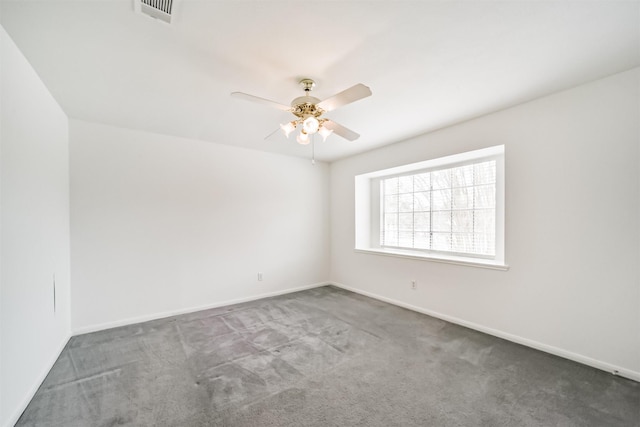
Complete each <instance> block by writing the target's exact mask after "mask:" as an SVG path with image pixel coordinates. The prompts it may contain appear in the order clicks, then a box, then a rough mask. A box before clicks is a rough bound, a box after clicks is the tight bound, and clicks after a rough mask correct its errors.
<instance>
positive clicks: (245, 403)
mask: <svg viewBox="0 0 640 427" xmlns="http://www.w3.org/2000/svg"><path fill="white" fill-rule="evenodd" d="M17 425H19V426H65V427H70V426H82V427H87V426H116V425H130V426H185V427H189V426H229V427H231V426H247V427H248V426H252V427H268V426H291V427H294V426H295V427H300V426H318V427H321V426H322V427H327V426H367V427H374V426H381V427H391V426H488V427H489V426H491V427H497V426H509V427H511V426H545V427H550V426H563V427H565V426H579V427H586V426H597V427H604V426H606V427H611V426H634V427H637V426H639V425H640V384H638V383H636V382H634V381H630V380H626V379H624V378H620V377H616V376H613V375H611V374H608V373H606V372H602V371H599V370H596V369H593V368H590V367H587V366H583V365H580V364H577V363H574V362H571V361H568V360H564V359H561V358H558V357H555V356H551V355H549V354H546V353H542V352H539V351H536V350H532V349H530V348H526V347H523V346H520V345H517V344H513V343H510V342H508V341H504V340H501V339H499V338H495V337H491V336H488V335H485V334H482V333H479V332H476V331H473V330H470V329H466V328H463V327H460V326H456V325H452V324H449V323H447V322H444V321H441V320H437V319H434V318H431V317H429V316H425V315H422V314H418V313H415V312H412V311H409V310H405V309H402V308H399V307H396V306H393V305H390V304H386V303H383V302H379V301H376V300H373V299H369V298H366V297H363V296H360V295H357V294H353V293H350V292H347V291H344V290H340V289H337V288H334V287H323V288H317V289H312V290H309V291H304V292H298V293H294V294H288V295H284V296H280V297H274V298H269V299H264V300H260V301H254V302H250V303H244V304H238V305H234V306H229V307H224V308H219V309H212V310H206V311H201V312H197V313H192V314H186V315H182V316H176V317H172V318H167V319H162V320H157V321H152V322H146V323H141V324H136V325H131V326H126V327H122V328H116V329H110V330H107V331H101V332H96V333H92V334H86V335H81V336H76V337H73V338H72V339H71V340H70V342H69V344H68V345H67V347H66V348H65V350H64V351H63V353H62V355H61V356H60V358H59V360H58V361H57V362H56V364H55V366H54V367H53V369H52V370H51V372H50V374H49V376H48V377H47V378H46V380H45V381H44V383H43V384H42V386H41V387H40V389H39V390H38V392H37V394H36V395H35V397H34V398H33V400H32V401H31V403H30V404H29V406H28V408H27V409H26V411H25V412H24V414H23V415H22V417H21V418H20V421H19V422H18V424H17Z"/></svg>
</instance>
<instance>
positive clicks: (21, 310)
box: [0, 27, 70, 426]
mask: <svg viewBox="0 0 640 427" xmlns="http://www.w3.org/2000/svg"><path fill="white" fill-rule="evenodd" d="M0 43H1V50H0V58H1V59H0V61H1V64H2V65H1V70H2V71H1V75H2V77H1V80H2V83H1V87H0V99H1V102H2V105H1V116H0V117H1V120H2V121H1V125H0V127H1V129H2V130H1V147H0V150H1V151H0V154H1V162H0V165H1V166H0V170H1V180H0V182H1V189H0V195H1V212H0V218H1V228H0V230H1V239H0V240H1V250H2V258H1V263H0V265H1V268H0V271H1V274H0V277H1V281H0V320H1V323H0V340H1V344H0V384H1V385H0V393H1V394H0V396H1V403H0V425H2V426H8V425H13V423H15V422H16V421H17V419H18V417H19V416H20V414H21V412H22V410H24V408H25V407H26V405H27V403H28V402H29V400H30V399H31V397H32V396H33V394H34V393H35V391H36V389H37V388H38V387H39V385H40V383H41V381H42V380H43V379H44V377H45V375H46V374H47V372H48V371H49V369H50V368H51V366H52V364H53V362H54V361H55V359H56V358H57V357H58V355H59V353H60V351H61V349H62V347H63V346H64V345H65V344H66V342H67V341H68V339H69V336H70V307H69V295H70V292H69V151H68V120H67V117H66V115H65V114H64V112H63V111H62V110H61V108H60V107H59V106H58V104H57V103H56V101H55V100H54V99H53V97H52V96H51V94H50V93H49V91H48V90H47V88H46V87H45V86H44V84H43V83H42V81H41V80H40V79H39V77H38V76H37V75H36V73H35V71H34V70H33V69H32V68H31V66H30V65H29V63H28V62H27V60H26V59H25V58H24V57H23V56H22V54H21V53H20V51H19V50H18V48H17V47H16V46H15V45H14V43H13V41H12V40H11V39H10V38H9V36H8V35H7V33H6V32H5V30H4V28H2V27H0ZM54 274H55V281H56V307H55V312H54V301H53V276H54Z"/></svg>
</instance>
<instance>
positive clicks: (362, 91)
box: [318, 83, 371, 111]
mask: <svg viewBox="0 0 640 427" xmlns="http://www.w3.org/2000/svg"><path fill="white" fill-rule="evenodd" d="M367 96H371V89H369V87H367V86H365V85H363V84H362V83H358V84H357V85H355V86H351V87H350V88H349V89H345V90H343V91H342V92H340V93H337V94H335V95H333V96H332V97H331V98H327V99H325V100H324V101H320V102H319V103H318V107H320V108H322V109H323V110H324V111H332V110H335V109H336V108H338V107H342V106H343V105H347V104H350V103H352V102H355V101H357V100H359V99H362V98H366V97H367Z"/></svg>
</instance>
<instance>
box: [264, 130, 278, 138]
mask: <svg viewBox="0 0 640 427" xmlns="http://www.w3.org/2000/svg"><path fill="white" fill-rule="evenodd" d="M279 130H280V128H278V129H276V130H274V131H273V132H271V133H270V134H269V135H267V136H265V137H264V139H265V140H267V139H269V138H271V137H272V136H273V135H274V134H275V133H276V132H278V131H279Z"/></svg>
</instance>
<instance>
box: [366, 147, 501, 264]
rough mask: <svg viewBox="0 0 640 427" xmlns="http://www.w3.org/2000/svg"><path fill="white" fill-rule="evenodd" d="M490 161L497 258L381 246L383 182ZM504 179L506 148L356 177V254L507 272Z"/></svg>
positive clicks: (479, 151) (428, 161) (478, 151)
mask: <svg viewBox="0 0 640 427" xmlns="http://www.w3.org/2000/svg"><path fill="white" fill-rule="evenodd" d="M487 160H495V161H496V184H495V186H496V206H495V209H496V210H495V221H496V226H495V256H485V255H475V254H466V253H463V254H460V253H455V252H448V251H437V250H432V249H427V250H425V249H409V248H399V247H383V246H381V245H380V234H381V233H380V230H381V221H382V220H383V217H382V208H381V193H382V189H381V182H382V180H383V179H387V178H393V177H395V176H406V175H415V174H418V173H421V172H432V171H437V170H442V169H450V168H455V167H459V166H464V165H468V164H474V163H481V162H483V161H487ZM504 176H505V169H504V145H498V146H493V147H488V148H483V149H479V150H473V151H468V152H464V153H459V154H453V155H449V156H445V157H440V158H436V159H431V160H426V161H422V162H417V163H411V164H408V165H403V166H398V167H394V168H390V169H384V170H379V171H374V172H369V173H365V174H362V175H357V176H356V177H355V187H356V188H355V195H356V197H355V204H356V206H355V208H356V211H355V213H356V218H355V222H356V224H355V228H356V236H355V248H354V250H355V251H356V252H361V253H372V254H377V255H388V256H398V257H404V258H412V259H421V260H429V261H436V262H445V263H453V264H462V265H470V266H476V267H485V268H491V269H498V270H506V269H508V266H507V265H506V263H505V236H504V223H505V182H504Z"/></svg>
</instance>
